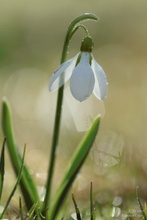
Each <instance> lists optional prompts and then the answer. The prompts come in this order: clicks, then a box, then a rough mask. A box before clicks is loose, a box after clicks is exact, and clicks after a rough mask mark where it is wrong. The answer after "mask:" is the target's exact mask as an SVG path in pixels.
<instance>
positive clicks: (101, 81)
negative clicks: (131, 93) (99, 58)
mask: <svg viewBox="0 0 147 220" xmlns="http://www.w3.org/2000/svg"><path fill="white" fill-rule="evenodd" d="M92 70H93V72H94V76H95V86H94V90H93V93H94V95H95V96H96V97H97V98H98V99H100V100H104V98H105V97H106V95H107V89H108V88H107V87H108V82H107V78H106V75H105V72H104V70H103V69H102V67H101V66H100V65H99V64H98V63H97V62H96V60H95V59H94V58H93V56H92Z"/></svg>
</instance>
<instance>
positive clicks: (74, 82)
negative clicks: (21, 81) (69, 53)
mask: <svg viewBox="0 0 147 220" xmlns="http://www.w3.org/2000/svg"><path fill="white" fill-rule="evenodd" d="M92 47H93V42H92V39H91V37H90V36H86V37H85V38H84V39H83V41H82V44H81V50H80V52H79V53H78V54H77V55H76V56H75V57H73V58H72V59H70V60H68V61H66V62H64V63H62V64H61V65H60V66H59V68H58V69H57V70H56V71H55V72H54V74H53V75H52V77H51V80H50V83H49V90H50V91H55V90H57V89H59V88H60V87H61V86H62V85H63V84H64V83H65V82H67V81H68V80H69V79H70V91H71V93H72V95H73V97H74V98H75V99H77V100H79V101H84V100H86V99H87V98H88V97H89V96H90V95H91V94H92V92H93V93H94V95H95V96H96V97H97V98H98V99H100V100H104V98H105V97H106V95H107V85H108V83H107V78H106V75H105V72H104V70H103V69H102V67H101V66H100V65H99V64H98V63H97V62H96V60H95V59H94V57H93V55H92V54H91V52H92Z"/></svg>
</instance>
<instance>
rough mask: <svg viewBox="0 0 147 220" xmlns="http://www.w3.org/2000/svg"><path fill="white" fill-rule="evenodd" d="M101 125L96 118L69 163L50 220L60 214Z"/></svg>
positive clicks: (54, 201)
mask: <svg viewBox="0 0 147 220" xmlns="http://www.w3.org/2000/svg"><path fill="white" fill-rule="evenodd" d="M99 124H100V118H99V117H96V119H95V120H94V122H93V124H92V125H91V127H90V129H89V130H88V131H87V133H86V134H85V136H84V138H83V140H82V141H81V143H80V144H79V146H78V147H77V149H76V150H75V153H74V155H73V156H72V158H71V160H70V162H69V165H68V167H67V170H66V172H65V175H64V177H63V180H62V182H61V184H60V186H59V188H58V190H57V192H56V194H55V196H54V198H53V202H52V205H51V207H50V210H49V214H48V216H49V219H50V220H53V219H55V217H56V215H57V214H58V212H59V210H60V208H61V205H62V204H63V201H64V199H65V197H66V196H67V193H68V191H69V189H70V187H71V185H72V183H73V181H74V179H75V177H76V175H77V174H78V172H79V170H80V168H81V166H82V165H83V163H84V161H85V159H86V157H87V155H88V153H89V150H90V148H91V146H92V144H93V142H94V139H95V137H96V134H97V132H98V128H99Z"/></svg>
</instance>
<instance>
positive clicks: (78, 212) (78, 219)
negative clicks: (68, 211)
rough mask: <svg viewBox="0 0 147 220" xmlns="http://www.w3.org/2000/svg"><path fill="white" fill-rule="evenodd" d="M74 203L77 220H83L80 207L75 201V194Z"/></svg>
mask: <svg viewBox="0 0 147 220" xmlns="http://www.w3.org/2000/svg"><path fill="white" fill-rule="evenodd" d="M72 201H73V203H74V206H75V211H76V215H77V220H82V219H81V213H80V210H79V208H78V206H77V203H76V200H75V198H74V195H73V194H72Z"/></svg>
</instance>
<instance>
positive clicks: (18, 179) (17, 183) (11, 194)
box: [0, 146, 26, 219]
mask: <svg viewBox="0 0 147 220" xmlns="http://www.w3.org/2000/svg"><path fill="white" fill-rule="evenodd" d="M25 150H26V146H25V147H24V152H23V157H22V163H21V167H20V171H19V174H18V177H17V181H16V184H15V186H14V188H13V190H12V192H11V193H10V195H9V198H8V200H7V202H6V205H5V207H4V209H3V211H2V213H1V215H0V219H2V218H3V215H4V214H5V211H6V209H7V207H8V205H9V203H10V201H11V199H12V197H13V195H14V193H15V191H16V189H17V187H18V185H19V183H20V180H21V176H22V172H23V166H24V157H25Z"/></svg>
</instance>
